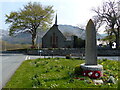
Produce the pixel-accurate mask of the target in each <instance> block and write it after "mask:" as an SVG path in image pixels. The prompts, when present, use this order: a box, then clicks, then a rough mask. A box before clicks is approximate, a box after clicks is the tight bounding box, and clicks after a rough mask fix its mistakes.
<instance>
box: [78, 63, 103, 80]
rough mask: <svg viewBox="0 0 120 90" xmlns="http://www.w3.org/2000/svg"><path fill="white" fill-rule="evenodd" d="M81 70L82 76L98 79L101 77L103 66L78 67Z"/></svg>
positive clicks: (82, 65)
mask: <svg viewBox="0 0 120 90" xmlns="http://www.w3.org/2000/svg"><path fill="white" fill-rule="evenodd" d="M80 67H81V69H82V72H81V73H82V75H83V76H88V77H90V78H100V77H101V76H103V66H102V65H99V64H98V65H85V64H81V65H80Z"/></svg>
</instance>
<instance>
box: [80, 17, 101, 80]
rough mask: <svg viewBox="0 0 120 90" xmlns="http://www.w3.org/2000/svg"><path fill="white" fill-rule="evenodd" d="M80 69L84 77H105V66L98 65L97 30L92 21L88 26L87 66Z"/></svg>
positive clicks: (84, 65)
mask: <svg viewBox="0 0 120 90" xmlns="http://www.w3.org/2000/svg"><path fill="white" fill-rule="evenodd" d="M80 67H81V68H82V69H83V72H82V73H83V75H84V76H88V77H90V78H99V77H101V76H102V75H103V71H102V70H103V66H102V65H99V64H97V45H96V29H95V26H94V23H93V21H92V20H91V19H90V20H89V21H88V24H87V26H86V46H85V64H84V63H83V64H81V65H80Z"/></svg>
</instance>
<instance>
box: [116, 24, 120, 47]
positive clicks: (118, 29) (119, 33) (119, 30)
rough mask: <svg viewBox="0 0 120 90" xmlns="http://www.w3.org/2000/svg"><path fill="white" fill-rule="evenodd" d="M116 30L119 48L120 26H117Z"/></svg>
mask: <svg viewBox="0 0 120 90" xmlns="http://www.w3.org/2000/svg"><path fill="white" fill-rule="evenodd" d="M117 31H118V48H120V26H118V28H117Z"/></svg>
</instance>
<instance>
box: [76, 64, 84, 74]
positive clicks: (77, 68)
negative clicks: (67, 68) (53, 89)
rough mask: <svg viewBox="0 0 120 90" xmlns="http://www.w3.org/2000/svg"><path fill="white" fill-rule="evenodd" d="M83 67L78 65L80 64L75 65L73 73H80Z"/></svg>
mask: <svg viewBox="0 0 120 90" xmlns="http://www.w3.org/2000/svg"><path fill="white" fill-rule="evenodd" d="M82 72H83V69H82V68H81V67H80V65H77V66H76V67H75V74H76V75H82Z"/></svg>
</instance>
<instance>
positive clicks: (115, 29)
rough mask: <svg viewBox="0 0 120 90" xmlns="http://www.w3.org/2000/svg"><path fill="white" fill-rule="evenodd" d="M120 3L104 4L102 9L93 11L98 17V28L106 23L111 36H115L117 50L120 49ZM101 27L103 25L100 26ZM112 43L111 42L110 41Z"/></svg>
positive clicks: (109, 2)
mask: <svg viewBox="0 0 120 90" xmlns="http://www.w3.org/2000/svg"><path fill="white" fill-rule="evenodd" d="M119 3H120V1H118V2H115V1H113V2H112V1H108V2H104V3H103V5H102V7H98V8H97V9H93V11H94V12H95V13H97V15H96V18H95V19H96V20H97V23H98V26H99V25H100V24H103V23H106V27H107V30H106V32H107V33H108V35H109V36H112V35H115V43H116V48H118V47H119V38H120V37H119V32H120V13H119V12H120V11H119ZM100 26H101V25H100ZM110 43H111V41H110Z"/></svg>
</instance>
